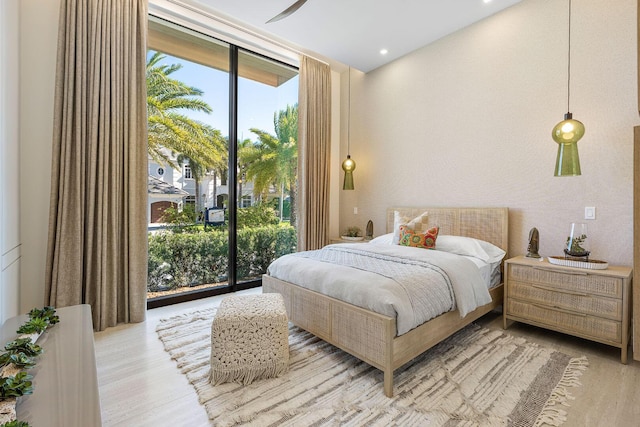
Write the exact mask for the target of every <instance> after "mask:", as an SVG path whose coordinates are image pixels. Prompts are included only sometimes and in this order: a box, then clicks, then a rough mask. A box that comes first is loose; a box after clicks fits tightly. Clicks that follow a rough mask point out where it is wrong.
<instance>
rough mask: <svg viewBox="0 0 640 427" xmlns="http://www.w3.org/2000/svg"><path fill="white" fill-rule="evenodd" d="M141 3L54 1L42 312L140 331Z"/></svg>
mask: <svg viewBox="0 0 640 427" xmlns="http://www.w3.org/2000/svg"><path fill="white" fill-rule="evenodd" d="M146 34H147V2H146V0H62V1H61V9H60V29H59V33H58V62H57V69H56V89H55V90H56V93H55V113H54V135H53V161H52V179H51V204H50V214H49V242H48V256H47V270H46V279H45V285H46V290H45V294H46V295H45V304H50V305H53V306H55V307H64V306H69V305H75V304H83V303H86V304H90V305H91V309H92V313H93V327H94V329H95V330H103V329H105V328H107V327H109V326H113V325H116V324H117V323H121V322H141V321H143V320H144V318H145V311H146V285H147V232H146V230H147V218H146V216H147V140H146V134H147V118H146V80H145V67H146Z"/></svg>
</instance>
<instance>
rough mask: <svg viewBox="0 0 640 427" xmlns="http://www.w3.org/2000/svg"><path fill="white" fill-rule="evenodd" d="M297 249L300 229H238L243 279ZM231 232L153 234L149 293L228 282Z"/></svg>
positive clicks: (239, 268)
mask: <svg viewBox="0 0 640 427" xmlns="http://www.w3.org/2000/svg"><path fill="white" fill-rule="evenodd" d="M295 250H296V230H295V228H293V227H292V226H291V225H289V224H288V223H281V224H278V225H266V226H262V227H253V228H243V229H239V230H238V265H237V270H236V274H237V277H238V278H239V279H243V278H250V277H258V276H260V275H261V274H263V273H265V272H266V270H267V267H268V266H269V264H270V263H271V262H272V261H273V260H274V259H276V258H278V257H280V256H282V255H285V254H288V253H291V252H294V251H295ZM228 253H229V233H228V231H227V230H224V229H214V230H212V231H207V232H205V231H200V232H195V233H173V232H171V231H161V232H158V233H154V234H149V270H148V274H149V277H148V282H147V290H148V291H149V292H154V291H159V290H167V289H175V288H179V287H184V286H191V285H197V284H203V283H218V282H223V281H225V280H227V269H228V265H229V261H228Z"/></svg>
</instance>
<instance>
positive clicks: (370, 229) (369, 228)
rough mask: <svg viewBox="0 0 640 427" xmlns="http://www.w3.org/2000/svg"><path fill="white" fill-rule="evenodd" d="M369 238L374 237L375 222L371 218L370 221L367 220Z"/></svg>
mask: <svg viewBox="0 0 640 427" xmlns="http://www.w3.org/2000/svg"><path fill="white" fill-rule="evenodd" d="M366 239H367V240H371V239H373V222H371V220H369V222H367V237H366Z"/></svg>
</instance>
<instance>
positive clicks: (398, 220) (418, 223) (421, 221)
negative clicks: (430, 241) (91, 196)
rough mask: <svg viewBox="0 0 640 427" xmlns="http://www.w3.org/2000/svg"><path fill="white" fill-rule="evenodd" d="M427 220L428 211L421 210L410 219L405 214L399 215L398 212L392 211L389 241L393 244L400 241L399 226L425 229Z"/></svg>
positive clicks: (418, 229)
mask: <svg viewBox="0 0 640 427" xmlns="http://www.w3.org/2000/svg"><path fill="white" fill-rule="evenodd" d="M428 222H429V212H422V213H421V214H420V215H418V216H417V217H415V218H413V219H410V218H408V217H406V216H402V215H400V212H398V211H393V241H392V242H391V243H392V244H394V245H397V244H398V243H399V242H400V226H401V225H406V226H407V227H408V228H410V229H412V230H413V231H418V232H420V231H426V230H427V229H428V228H429V227H428Z"/></svg>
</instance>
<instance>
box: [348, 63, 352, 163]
mask: <svg viewBox="0 0 640 427" xmlns="http://www.w3.org/2000/svg"><path fill="white" fill-rule="evenodd" d="M347 108H348V109H349V110H348V118H347V120H349V123H348V124H347V157H349V156H350V155H351V67H349V101H348V107H347Z"/></svg>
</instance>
